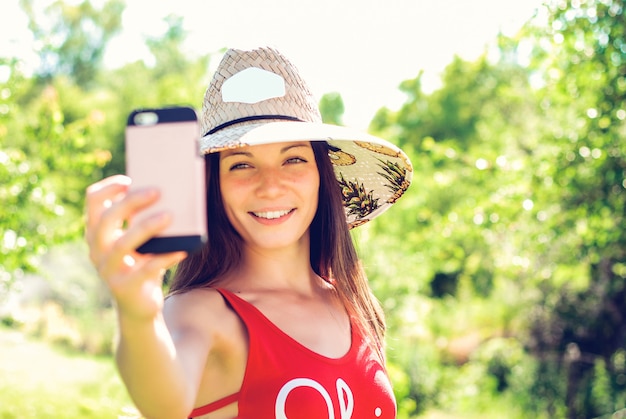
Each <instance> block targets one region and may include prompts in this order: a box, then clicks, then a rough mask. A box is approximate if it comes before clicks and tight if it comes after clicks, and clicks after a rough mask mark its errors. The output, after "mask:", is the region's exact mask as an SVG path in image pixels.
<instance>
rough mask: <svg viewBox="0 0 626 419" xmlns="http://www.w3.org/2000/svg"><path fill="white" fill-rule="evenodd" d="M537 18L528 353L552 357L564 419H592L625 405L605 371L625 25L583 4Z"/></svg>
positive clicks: (616, 378) (604, 4)
mask: <svg viewBox="0 0 626 419" xmlns="http://www.w3.org/2000/svg"><path fill="white" fill-rule="evenodd" d="M544 16H545V17H546V18H547V22H545V23H544V22H542V23H541V24H540V26H538V27H535V28H533V29H534V32H533V34H532V36H533V37H534V38H533V40H534V45H535V47H536V49H535V56H534V62H533V64H532V66H533V68H534V69H536V71H537V74H540V75H542V77H541V78H540V81H541V83H542V84H543V87H542V88H541V90H540V92H539V94H540V99H541V106H542V109H543V111H544V112H545V114H546V124H545V126H544V129H543V130H542V142H541V144H542V146H541V147H540V148H538V149H537V150H536V161H537V167H538V170H537V172H536V174H535V181H534V185H535V190H536V197H537V198H536V199H537V200H538V201H540V202H542V205H541V206H540V209H538V210H539V211H542V212H543V214H542V215H541V216H542V217H543V218H544V219H545V224H546V226H545V227H546V229H549V231H550V234H549V236H550V237H551V240H550V241H549V242H547V243H545V247H544V249H545V252H546V253H545V255H547V256H548V258H549V261H550V264H549V265H546V266H545V267H544V270H549V272H546V276H547V277H548V278H551V279H552V281H548V282H546V283H544V284H543V287H542V291H543V299H542V300H541V305H540V307H541V309H542V310H541V311H540V313H538V314H537V317H536V318H535V320H534V325H533V328H532V337H533V341H532V342H533V346H532V348H533V350H534V351H536V353H537V354H538V356H539V357H545V356H546V354H557V356H558V357H559V358H560V362H562V365H563V373H564V374H566V376H567V383H568V385H567V389H566V394H565V399H566V402H567V407H568V417H571V418H576V417H590V416H599V415H604V414H609V413H612V412H613V411H615V410H617V409H618V408H622V407H623V406H624V403H625V401H626V382H625V381H626V380H624V379H623V377H624V368H625V367H624V365H623V363H622V362H616V360H618V359H621V357H623V354H624V347H625V346H626V289H625V286H624V282H625V281H624V280H625V279H626V269H624V267H625V266H626V219H625V215H626V214H625V211H626V190H625V189H626V183H625V181H624V179H625V175H626V142H625V141H624V139H625V137H626V123H625V121H626V15H625V14H624V2H623V0H607V1H597V0H588V1H584V2H581V1H555V2H551V3H549V4H547V5H546V6H545V8H544ZM546 23H547V24H546ZM538 215H539V214H538ZM607 377H608V378H607ZM605 379H606V380H607V381H606V382H607V383H608V384H606V385H603V388H602V390H601V391H600V390H598V388H599V387H598V383H599V382H600V381H603V380H605ZM590 389H595V391H590ZM600 393H602V394H601V395H600Z"/></svg>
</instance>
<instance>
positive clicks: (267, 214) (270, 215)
mask: <svg viewBox="0 0 626 419" xmlns="http://www.w3.org/2000/svg"><path fill="white" fill-rule="evenodd" d="M292 211H293V209H290V210H282V211H263V212H252V213H251V214H252V215H254V216H255V217H258V218H264V219H266V220H275V219H276V218H280V217H284V216H285V215H287V214H289V213H290V212H292Z"/></svg>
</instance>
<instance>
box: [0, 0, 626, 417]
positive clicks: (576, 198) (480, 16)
mask: <svg viewBox="0 0 626 419" xmlns="http://www.w3.org/2000/svg"><path fill="white" fill-rule="evenodd" d="M153 3H157V2H151V3H149V2H143V1H136V2H135V1H133V2H130V1H128V2H127V3H126V4H125V2H124V1H122V0H85V1H80V0H19V1H18V2H14V3H11V4H10V5H3V7H2V12H1V16H0V27H1V29H0V34H1V35H0V38H2V39H1V40H0V354H2V356H1V357H0V418H3V419H4V418H6V419H9V418H18V417H20V418H22V417H36V418H60V417H63V418H79V417H80V418H115V417H117V418H129V417H134V416H136V413H135V412H134V409H133V407H132V404H131V403H130V401H129V400H128V397H127V395H126V392H125V390H124V388H123V386H122V384H121V382H120V380H119V378H118V376H117V374H116V371H115V368H114V363H113V359H112V341H113V339H114V335H115V328H116V323H115V316H114V312H113V308H112V306H111V300H110V297H109V295H108V293H107V290H106V289H105V287H104V286H103V285H102V283H101V282H100V280H99V279H98V278H97V276H96V275H95V273H94V271H93V269H92V268H91V266H90V265H89V263H88V259H87V255H86V253H87V251H86V248H85V245H84V243H83V240H82V235H83V205H84V190H85V188H86V187H87V185H89V184H90V183H92V182H94V181H96V180H99V179H101V178H102V177H104V176H108V175H111V174H115V173H123V172H124V147H123V131H124V123H125V119H126V116H127V114H128V113H129V112H130V111H131V110H132V109H134V108H137V107H149V106H163V105H166V104H186V105H192V106H194V107H196V108H198V107H199V105H200V103H201V100H202V95H203V93H204V89H205V88H206V85H207V84H208V81H209V80H210V77H211V74H212V71H213V69H214V68H215V66H216V65H217V63H218V62H219V59H220V58H221V54H222V53H223V51H224V48H226V47H238V46H250V45H252V46H255V45H263V44H270V45H274V46H276V47H278V48H279V49H281V50H282V51H283V52H284V53H285V54H286V55H287V56H288V57H290V58H292V59H293V61H294V62H295V63H296V65H298V66H299V67H300V68H301V70H302V72H303V75H304V77H305V78H306V79H307V80H310V83H311V86H312V88H313V90H314V92H315V93H316V95H317V96H318V98H319V100H320V107H321V110H322V114H323V117H324V120H325V121H326V122H328V123H334V124H342V125H343V124H345V125H351V126H355V127H357V128H363V129H367V130H368V131H369V132H371V133H373V134H376V135H379V136H382V137H384V138H387V139H389V140H390V141H392V142H394V143H395V144H397V145H399V146H400V147H402V148H403V149H404V150H406V151H407V153H408V154H409V155H410V157H411V159H412V161H413V165H414V170H415V173H414V177H413V179H414V181H413V185H412V186H411V187H410V189H409V191H408V192H407V194H406V195H405V197H403V198H402V199H401V200H400V201H398V204H397V205H395V206H394V207H393V208H392V209H390V210H389V212H388V214H387V215H386V216H384V217H380V218H378V219H376V220H375V221H374V222H371V223H368V224H367V225H365V226H363V227H361V228H359V229H357V230H355V231H354V238H355V240H356V243H357V247H358V250H359V253H360V255H361V257H362V259H363V262H364V264H365V266H366V269H367V272H368V275H369V277H370V282H371V284H372V287H373V289H374V291H375V293H376V295H377V296H378V297H379V299H380V300H381V302H382V303H383V305H384V307H385V309H386V311H387V315H388V319H387V320H388V324H389V332H388V350H387V353H388V361H389V370H390V374H391V376H392V380H393V382H394V386H395V392H396V397H397V400H398V410H399V415H398V417H399V418H401V419H402V418H437V419H439V418H502V417H506V418H620V417H626V319H625V316H626V288H625V285H626V282H625V279H626V222H625V220H624V217H625V215H626V15H625V14H624V1H623V0H559V1H557V0H550V1H547V2H545V3H542V2H540V1H536V2H534V1H528V2H521V1H512V0H507V1H488V0H482V1H473V2H465V1H462V0H456V1H454V0H447V1H441V2H426V1H418V0H413V1H409V0H397V1H386V2H385V1H382V0H368V1H364V0H362V1H360V2H353V1H345V2H336V1H335V2H330V1H324V0H320V1H317V2H312V1H308V0H307V1H303V2H302V3H300V2H298V3H297V4H296V3H295V2H288V1H286V0H267V1H256V2H252V1H249V0H246V1H244V0H236V1H232V2H228V4H227V5H222V4H219V5H212V6H211V7H208V6H206V5H205V6H198V3H197V2H191V1H188V0H179V1H176V2H173V1H172V2H158V4H157V5H154V4H153ZM225 3H226V2H225ZM244 44H245V45H244ZM162 164H166V162H164V163H162Z"/></svg>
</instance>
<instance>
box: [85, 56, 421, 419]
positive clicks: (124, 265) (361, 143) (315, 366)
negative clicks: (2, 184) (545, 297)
mask: <svg viewBox="0 0 626 419" xmlns="http://www.w3.org/2000/svg"><path fill="white" fill-rule="evenodd" d="M201 120H202V124H203V129H204V132H205V133H206V134H205V135H204V136H203V138H202V140H201V149H202V151H203V152H204V153H205V154H206V162H207V202H208V214H207V216H208V243H207V244H206V246H205V247H204V248H203V249H202V250H201V251H200V252H198V253H195V254H192V255H186V254H182V253H173V254H165V255H140V254H138V253H136V252H135V251H134V249H136V248H137V247H138V246H139V245H141V244H142V243H143V242H145V241H146V240H148V239H149V238H150V237H153V236H155V235H157V234H158V233H159V232H160V231H162V230H163V229H164V228H166V226H167V225H168V223H169V222H170V219H169V216H168V214H160V215H158V216H154V217H153V218H151V219H146V220H144V221H142V222H140V223H137V224H133V226H132V227H130V228H127V229H124V228H123V226H124V225H125V221H126V220H128V219H130V218H131V217H132V216H133V215H134V214H136V213H138V212H140V211H142V210H143V209H145V208H147V207H149V206H150V205H151V204H153V203H155V202H156V201H157V200H158V190H156V189H149V190H148V189H146V190H142V191H133V192H129V190H128V186H129V184H130V179H129V178H127V177H124V176H114V177H111V178H108V179H104V180H102V181H100V182H98V183H96V184H94V185H92V186H91V187H90V188H89V189H88V191H87V234H86V237H87V241H88V243H89V245H90V255H91V259H92V261H93V263H94V265H95V266H96V268H97V269H98V272H99V274H100V276H101V277H102V278H103V280H104V281H106V282H107V284H108V285H109V287H110V289H111V292H112V295H113V297H114V300H115V302H116V307H117V312H118V318H119V342H118V349H117V364H118V367H119V370H120V373H121V375H122V378H123V380H124V383H125V385H126V386H127V388H128V391H129V393H130V395H131V397H132V398H133V400H134V402H135V403H136V405H137V407H138V408H139V410H140V411H141V412H142V414H143V415H144V416H145V417H147V418H168V419H171V418H186V417H194V418H211V419H218V418H255V419H256V418H280V419H286V418H289V419H297V418H301V419H302V418H315V419H320V418H323V419H324V418H333V419H334V418H337V419H348V418H359V419H360V418H395V414H396V409H395V400H394V397H393V392H392V390H391V386H390V383H389V379H388V377H387V375H386V371H385V367H384V345H383V342H384V331H385V322H384V317H383V313H382V311H381V308H380V306H379V304H378V303H377V301H376V299H375V298H374V297H373V296H372V294H371V292H370V288H369V286H368V283H367V278H366V276H365V273H364V271H363V269H362V267H361V265H360V263H359V261H358V258H357V255H356V252H355V249H354V246H353V243H352V240H351V237H350V234H349V229H350V228H351V227H355V226H358V225H360V224H362V223H364V222H367V221H368V220H370V219H372V218H374V217H376V216H377V215H379V214H380V213H382V212H383V211H385V210H386V209H387V208H388V207H389V206H390V205H391V204H392V203H393V202H395V201H396V200H397V199H398V198H399V197H400V196H401V195H402V194H403V193H404V191H405V190H406V188H407V187H408V185H409V182H410V180H411V176H412V168H411V165H410V162H409V160H408V159H407V157H406V156H405V155H404V153H402V151H400V150H399V149H397V148H396V147H395V146H393V145H392V144H390V143H388V142H386V141H384V140H382V139H379V138H376V137H373V136H370V135H367V134H365V133H361V132H358V131H353V130H349V129H347V128H344V127H337V126H330V125H325V124H322V123H321V118H320V116H319V111H318V109H317V105H316V102H315V100H314V98H313V96H312V95H311V93H310V91H309V90H308V88H307V87H306V84H305V83H304V81H303V80H302V79H301V78H300V76H299V75H298V73H297V71H296V69H295V67H294V66H293V65H292V64H291V63H290V62H289V61H288V60H287V59H286V58H285V57H284V56H282V55H281V54H280V53H279V52H278V51H276V50H274V49H271V48H260V49H256V50H252V51H241V50H229V51H228V52H227V53H226V55H225V56H224V59H223V60H222V62H221V63H220V65H219V67H218V69H217V71H216V73H215V75H214V77H213V80H212V81H211V84H210V85H209V88H208V89H207V92H206V95H205V100H204V104H203V113H202V118H201ZM181 182H184V180H181ZM175 264H178V267H177V269H176V274H175V277H174V280H173V283H172V284H171V287H170V294H169V296H168V297H167V298H164V296H163V293H162V287H161V281H162V277H163V273H164V272H165V270H166V269H167V268H169V267H171V266H173V265H175Z"/></svg>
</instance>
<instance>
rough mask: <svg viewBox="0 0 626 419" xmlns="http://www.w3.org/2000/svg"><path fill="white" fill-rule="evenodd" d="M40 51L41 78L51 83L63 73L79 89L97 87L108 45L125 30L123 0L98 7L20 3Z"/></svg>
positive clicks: (57, 0) (88, 3)
mask: <svg viewBox="0 0 626 419" xmlns="http://www.w3.org/2000/svg"><path fill="white" fill-rule="evenodd" d="M20 5H21V6H22V9H23V10H24V11H25V12H26V14H27V16H28V19H29V28H30V30H31V31H32V32H33V35H34V36H35V39H38V40H39V41H40V42H41V47H40V48H39V50H38V52H39V57H40V68H39V70H38V74H39V76H40V77H41V78H42V79H43V80H46V81H47V80H50V79H51V78H52V77H53V76H55V75H58V74H63V75H66V76H68V77H70V78H71V79H73V80H75V81H76V83H77V84H78V85H79V86H82V87H87V86H89V85H92V84H93V81H94V80H95V77H96V75H97V73H98V71H99V70H100V67H101V64H102V59H103V56H104V52H105V48H106V44H107V42H108V41H109V40H110V39H111V37H113V36H114V35H115V34H117V33H118V32H119V31H120V29H121V23H122V21H121V19H122V16H121V15H122V12H123V10H124V7H125V4H124V2H123V1H122V0H107V1H106V2H104V4H103V5H102V7H101V8H99V9H98V8H96V7H94V5H93V4H92V2H91V1H90V0H87V1H82V2H81V3H78V4H69V3H68V2H66V1H64V0H55V1H54V2H53V3H51V4H50V5H48V6H46V7H45V8H41V7H39V4H37V1H36V0H20Z"/></svg>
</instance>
